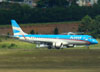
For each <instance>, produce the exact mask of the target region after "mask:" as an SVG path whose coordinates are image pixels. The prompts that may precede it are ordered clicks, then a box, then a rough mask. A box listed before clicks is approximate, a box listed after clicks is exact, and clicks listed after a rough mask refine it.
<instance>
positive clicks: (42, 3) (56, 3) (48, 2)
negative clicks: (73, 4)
mask: <svg viewBox="0 0 100 72" xmlns="http://www.w3.org/2000/svg"><path fill="white" fill-rule="evenodd" d="M68 5H69V3H68V1H67V0H39V1H38V2H37V7H40V8H52V7H66V6H68Z"/></svg>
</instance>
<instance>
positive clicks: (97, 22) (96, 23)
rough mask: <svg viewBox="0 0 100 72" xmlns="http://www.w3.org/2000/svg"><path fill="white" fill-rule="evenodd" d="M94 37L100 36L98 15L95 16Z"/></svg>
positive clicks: (99, 18)
mask: <svg viewBox="0 0 100 72" xmlns="http://www.w3.org/2000/svg"><path fill="white" fill-rule="evenodd" d="M93 34H94V35H95V37H97V38H100V15H98V16H96V17H95V26H94V29H93Z"/></svg>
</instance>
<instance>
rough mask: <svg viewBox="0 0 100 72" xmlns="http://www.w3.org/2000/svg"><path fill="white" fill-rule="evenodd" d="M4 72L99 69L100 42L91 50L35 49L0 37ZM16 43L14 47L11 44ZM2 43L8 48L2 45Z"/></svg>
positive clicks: (0, 68) (85, 71)
mask: <svg viewBox="0 0 100 72" xmlns="http://www.w3.org/2000/svg"><path fill="white" fill-rule="evenodd" d="M0 40H1V41H0V72H40V71H41V72H99V71H100V43H99V44H98V45H92V46H91V47H90V49H87V48H85V47H83V48H68V49H60V50H56V49H52V50H48V49H47V48H39V49H37V48H35V45H34V44H31V43H27V42H22V41H18V40H16V39H9V38H8V39H7V38H5V37H0ZM98 40H99V41H100V39H98ZM11 44H14V45H12V47H11V48H9V46H10V45H11ZM2 45H6V47H4V48H2Z"/></svg>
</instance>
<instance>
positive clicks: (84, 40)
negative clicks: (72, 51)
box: [11, 20, 98, 49]
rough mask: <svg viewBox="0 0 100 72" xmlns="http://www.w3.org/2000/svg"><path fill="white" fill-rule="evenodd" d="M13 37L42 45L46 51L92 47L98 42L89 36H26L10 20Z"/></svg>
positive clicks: (13, 21)
mask: <svg viewBox="0 0 100 72" xmlns="http://www.w3.org/2000/svg"><path fill="white" fill-rule="evenodd" d="M11 24H12V30H13V37H15V38H18V39H19V40H22V41H26V42H31V43H35V44H37V45H39V44H40V45H41V44H42V45H44V47H45V46H46V47H48V49H52V48H56V49H60V48H63V46H66V47H70V46H72V47H74V46H75V45H93V44H98V41H97V40H96V39H94V38H93V37H92V36H90V35H39V34H27V33H25V32H23V31H22V29H21V28H20V26H19V25H18V24H17V22H16V21H15V20H11Z"/></svg>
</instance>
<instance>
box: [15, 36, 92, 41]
mask: <svg viewBox="0 0 100 72" xmlns="http://www.w3.org/2000/svg"><path fill="white" fill-rule="evenodd" d="M17 36H18V37H23V35H17ZM15 37H16V36H15ZM24 37H36V38H57V39H78V40H84V39H86V38H89V37H91V36H89V35H24Z"/></svg>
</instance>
